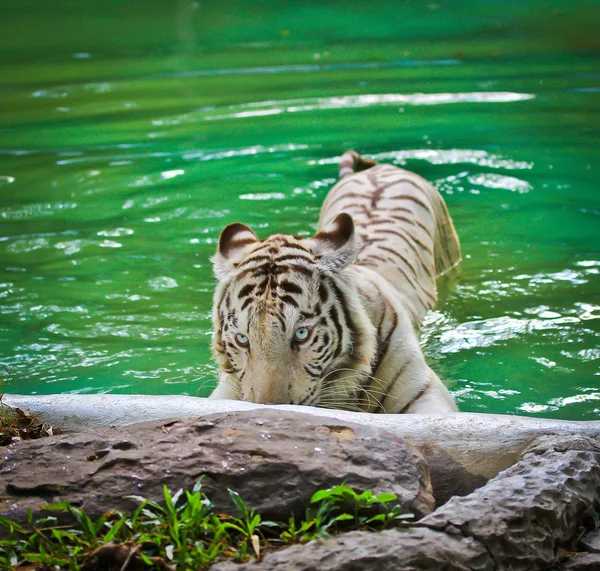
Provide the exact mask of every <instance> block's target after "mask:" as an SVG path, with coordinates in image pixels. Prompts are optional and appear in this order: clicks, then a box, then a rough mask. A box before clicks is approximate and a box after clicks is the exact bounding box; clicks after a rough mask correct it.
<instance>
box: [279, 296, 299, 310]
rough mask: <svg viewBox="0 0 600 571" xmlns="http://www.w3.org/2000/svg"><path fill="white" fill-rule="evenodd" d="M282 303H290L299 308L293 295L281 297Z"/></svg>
mask: <svg viewBox="0 0 600 571" xmlns="http://www.w3.org/2000/svg"><path fill="white" fill-rule="evenodd" d="M281 301H282V303H289V304H290V305H293V306H294V307H299V305H298V302H297V301H296V300H295V299H294V298H293V297H292V296H291V295H282V296H281Z"/></svg>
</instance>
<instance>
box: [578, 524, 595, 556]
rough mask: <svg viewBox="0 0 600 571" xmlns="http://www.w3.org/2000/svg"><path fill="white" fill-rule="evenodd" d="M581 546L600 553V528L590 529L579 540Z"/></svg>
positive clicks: (586, 549)
mask: <svg viewBox="0 0 600 571" xmlns="http://www.w3.org/2000/svg"><path fill="white" fill-rule="evenodd" d="M579 545H580V548H581V549H582V550H584V551H588V552H589V553H600V529H595V530H594V531H589V532H588V533H586V534H585V535H584V536H583V537H582V538H581V541H580V542H579Z"/></svg>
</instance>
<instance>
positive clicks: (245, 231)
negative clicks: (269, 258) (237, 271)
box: [212, 222, 258, 280]
mask: <svg viewBox="0 0 600 571" xmlns="http://www.w3.org/2000/svg"><path fill="white" fill-rule="evenodd" d="M256 242H258V237H257V236H256V234H255V233H254V232H252V230H250V228H248V226H246V225H245V224H240V223H239V222H235V223H233V224H229V226H225V228H224V229H223V231H222V232H221V235H220V236H219V247H218V248H217V253H216V254H215V255H214V256H213V259H212V262H213V269H214V272H215V275H216V276H217V278H219V279H220V280H222V279H223V278H225V277H226V276H227V274H229V273H230V272H231V271H232V270H233V269H234V268H235V265H236V264H239V263H240V262H241V261H242V260H243V259H244V257H245V256H246V253H247V251H248V248H249V247H250V246H252V245H253V244H256Z"/></svg>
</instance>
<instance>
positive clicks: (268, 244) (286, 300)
mask: <svg viewBox="0 0 600 571" xmlns="http://www.w3.org/2000/svg"><path fill="white" fill-rule="evenodd" d="M213 261H214V268H215V273H216V275H217V277H218V278H219V285H218V287H217V291H216V293H215V300H214V313H213V319H214V327H215V333H214V337H213V354H214V356H215V358H216V361H217V363H218V364H219V368H220V372H219V383H218V385H217V388H216V389H215V391H214V392H213V394H212V395H211V396H212V397H213V398H230V399H238V400H248V401H252V402H260V403H287V404H290V403H291V404H304V405H315V406H323V407H328V408H339V409H345V410H361V411H368V412H386V413H405V412H406V413H416V412H424V413H443V412H453V411H455V410H456V406H455V404H454V401H453V399H452V397H451V395H450V393H449V392H448V390H447V389H446V387H445V386H444V384H443V383H442V382H441V381H440V379H439V378H438V377H437V375H436V374H435V373H434V372H433V371H432V370H431V369H430V368H429V366H428V365H427V364H426V362H425V359H424V356H423V353H422V351H421V348H420V345H419V341H418V330H419V328H420V325H421V323H422V320H423V317H424V315H425V313H426V311H427V310H428V309H431V308H432V307H433V306H434V305H435V302H436V300H437V292H436V277H437V276H439V275H440V274H442V273H444V272H446V271H448V270H449V269H451V268H452V267H454V266H455V265H456V264H458V262H459V261H460V250H459V244H458V238H457V236H456V233H455V231H454V226H453V224H452V221H451V219H450V216H449V215H448V211H447V209H446V206H445V204H444V202H443V200H442V197H441V196H440V194H439V193H438V191H437V190H436V189H435V188H434V187H433V186H431V185H430V184H429V183H427V182H426V181H425V180H424V179H422V178H421V177H419V176H418V175H416V174H414V173H410V172H408V171H405V170H403V169H400V168H397V167H394V166H390V165H378V164H376V163H374V162H372V161H368V160H365V159H362V158H361V157H360V156H359V155H357V154H356V153H354V152H352V151H350V152H347V153H345V154H344V155H343V157H342V160H341V163H340V181H339V182H338V183H337V184H336V185H335V186H334V187H333V188H332V189H331V190H330V192H329V194H328V196H327V198H326V200H325V202H324V204H323V208H322V210H321V217H320V220H319V225H318V231H317V233H316V234H315V236H313V237H312V238H300V237H294V236H287V235H281V234H276V235H273V236H270V237H269V238H267V239H265V240H263V241H260V240H259V239H258V238H257V237H256V235H255V234H254V232H252V230H250V229H249V228H248V227H247V226H244V225H243V224H231V225H229V226H227V227H226V228H225V229H224V230H223V232H222V234H221V237H220V240H219V247H218V251H217V254H216V255H215V257H214V260H213Z"/></svg>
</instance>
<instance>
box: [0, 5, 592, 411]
mask: <svg viewBox="0 0 600 571" xmlns="http://www.w3.org/2000/svg"><path fill="white" fill-rule="evenodd" d="M598 29H600V8H599V4H598V3H597V2H586V1H577V2H562V3H560V2H536V1H522V2H506V3H498V2H492V1H487V2H486V1H474V0H470V1H461V2H458V1H444V2H434V3H421V2H419V3H417V2H396V3H390V2H380V1H369V2H352V3H345V4H343V5H338V4H336V3H333V2H331V3H328V2H325V3H324V2H302V3H297V2H285V1H277V2H270V3H259V4H257V3H251V2H242V1H237V2H229V3H227V4H224V3H208V2H188V1H187V0H180V1H178V2H172V3H166V2H160V1H158V0H145V1H144V2H142V1H141V0H135V1H131V2H126V3H125V2H115V1H109V0H106V1H99V0H90V1H88V2H81V1H74V0H63V1H61V2H57V1H48V0H46V1H44V2H42V1H34V0H20V1H19V2H5V3H3V4H2V5H1V6H0V54H1V56H2V57H0V304H1V312H2V314H1V321H0V360H1V362H2V363H4V364H6V365H8V366H9V368H10V369H11V370H12V374H13V377H14V383H15V384H14V386H13V387H11V388H10V389H9V390H11V391H15V392H20V393H31V394H44V393H54V392H72V393H73V392H74V393H98V392H114V393H148V394H163V393H185V394H200V395H206V394H208V393H209V392H210V390H211V387H212V386H213V384H214V374H215V367H214V365H213V363H212V362H211V359H210V353H209V341H210V334H211V323H210V310H211V296H212V292H213V289H214V285H215V280H214V278H213V277H212V273H211V267H210V261H209V258H210V256H211V255H212V253H213V252H214V249H215V243H216V240H217V238H218V235H219V231H220V229H221V228H222V227H223V226H224V225H225V224H227V223H230V222H233V221H237V220H239V221H243V222H245V223H247V224H249V225H250V226H252V227H253V228H254V229H255V230H256V231H257V233H258V234H259V235H260V236H263V237H264V236H267V235H268V234H270V233H273V232H286V233H294V234H305V235H309V234H311V233H312V232H313V231H314V229H315V226H316V222H317V218H318V212H319V208H320V205H321V203H322V201H323V198H324V196H325V195H326V193H327V190H328V189H329V188H330V187H331V185H332V184H333V183H334V182H335V178H336V174H337V166H336V160H337V159H336V157H337V156H339V155H340V154H341V152H342V151H343V150H344V149H347V148H355V149H357V150H359V151H361V152H362V153H365V154H367V155H368V156H372V157H374V158H376V159H378V160H381V161H383V162H389V163H393V164H397V165H401V166H404V167H406V168H409V169H412V170H415V171H416V172H418V173H419V174H421V175H422V176H424V177H425V178H427V179H429V180H431V181H433V182H434V183H435V184H437V186H438V187H439V188H440V190H441V192H442V193H443V195H444V197H445V199H446V201H447V203H448V205H449V208H450V210H451V213H452V215H453V217H454V220H455V224H456V227H457V229H458V233H459V235H460V238H461V242H462V249H463V255H464V262H463V264H462V269H461V277H460V281H459V283H458V285H456V286H455V287H454V288H451V289H450V292H449V293H448V295H447V296H446V298H445V300H444V302H443V303H442V304H441V306H440V307H439V308H438V310H437V311H435V312H432V313H431V315H430V316H429V319H428V322H427V325H426V328H425V331H424V335H423V341H424V344H425V345H424V347H425V352H426V355H427V357H428V359H429V361H430V362H431V364H432V366H433V367H434V368H435V369H436V371H437V372H438V373H439V374H440V376H441V377H442V378H444V379H445V380H446V381H447V383H448V386H449V387H450V389H451V390H452V392H453V394H454V395H455V397H456V399H457V401H458V403H459V406H460V408H461V409H462V410H465V411H479V412H481V411H487V412H500V413H517V414H528V415H536V416H551V417H557V418H571V419H593V418H598V416H599V413H600V372H599V363H600V343H599V341H600V275H599V274H600V197H599V196H600V195H599V193H598V184H599V183H598V180H600V167H599V166H598V141H599V140H600V58H599V54H600V36H598V34H597V30H598Z"/></svg>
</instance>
